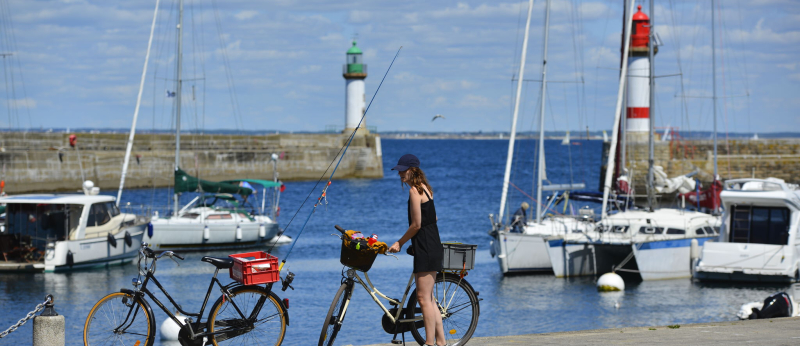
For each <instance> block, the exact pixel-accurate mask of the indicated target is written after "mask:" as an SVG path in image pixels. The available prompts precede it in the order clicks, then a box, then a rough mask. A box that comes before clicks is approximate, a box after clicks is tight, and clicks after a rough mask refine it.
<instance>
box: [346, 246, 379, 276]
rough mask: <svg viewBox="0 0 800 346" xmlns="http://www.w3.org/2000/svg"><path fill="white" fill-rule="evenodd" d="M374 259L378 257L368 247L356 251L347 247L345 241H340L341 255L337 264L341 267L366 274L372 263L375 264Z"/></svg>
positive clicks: (376, 253)
mask: <svg viewBox="0 0 800 346" xmlns="http://www.w3.org/2000/svg"><path fill="white" fill-rule="evenodd" d="M376 257H378V252H377V251H375V250H373V249H371V248H369V247H367V248H365V249H360V250H356V249H353V248H351V247H349V246H348V243H347V242H346V241H345V240H342V254H341V256H340V257H339V262H341V263H342V264H343V265H345V266H348V267H350V268H353V269H355V270H358V271H362V272H367V271H369V269H370V268H372V263H375V258H376Z"/></svg>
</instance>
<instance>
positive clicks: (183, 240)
mask: <svg viewBox="0 0 800 346" xmlns="http://www.w3.org/2000/svg"><path fill="white" fill-rule="evenodd" d="M177 29H178V33H177V37H178V55H177V58H176V75H177V78H176V79H175V91H174V100H175V102H174V107H175V115H176V116H175V124H176V126H175V166H174V167H175V173H174V182H175V184H174V194H173V209H172V213H171V215H168V216H166V217H160V216H159V215H157V214H156V215H154V216H153V218H152V221H151V224H152V227H151V228H150V229H148V232H147V235H146V236H145V242H147V243H150V244H151V245H150V247H151V248H152V249H160V250H166V249H175V250H207V249H229V248H244V247H255V246H260V245H263V244H265V243H267V242H269V241H270V240H272V239H273V237H275V236H276V235H278V232H279V227H278V223H277V221H276V217H277V215H278V211H279V209H278V201H279V196H280V192H281V190H282V189H283V184H282V183H281V182H280V181H278V179H277V173H275V172H277V155H273V157H272V161H273V172H274V174H273V179H272V180H266V179H238V180H229V181H223V182H213V181H207V180H202V179H199V178H197V177H194V176H191V175H189V174H188V173H187V172H186V171H184V170H183V169H182V168H181V161H180V154H181V145H180V144H181V142H180V141H181V96H182V95H181V91H182V84H183V79H182V76H181V72H182V71H181V69H182V61H183V45H182V43H183V0H181V1H180V4H179V13H178V26H177ZM252 185H260V186H261V187H262V195H261V196H262V201H265V198H266V192H267V190H268V189H272V190H274V194H273V196H275V198H274V200H273V206H272V210H271V211H272V212H271V215H267V213H266V207H265V203H264V202H262V205H261V208H260V210H258V209H257V208H256V207H254V206H252V204H251V205H250V208H248V207H247V202H248V198H249V197H251V196H254V192H255V189H254V188H253V187H252ZM187 192H189V193H191V192H196V193H200V195H199V196H197V197H195V198H194V199H193V200H192V201H191V202H189V203H188V204H187V205H185V206H184V207H182V208H180V207H179V201H180V198H179V197H180V195H181V194H182V193H187ZM254 199H255V198H254ZM251 202H252V201H251ZM276 240H277V239H276Z"/></svg>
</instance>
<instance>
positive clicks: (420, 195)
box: [389, 154, 445, 345]
mask: <svg viewBox="0 0 800 346" xmlns="http://www.w3.org/2000/svg"><path fill="white" fill-rule="evenodd" d="M392 170H396V171H398V172H397V174H398V175H399V176H400V181H401V182H402V183H404V184H406V185H408V187H409V189H408V230H407V231H406V233H405V234H404V235H403V237H401V238H400V240H398V241H396V242H395V243H394V244H392V246H391V247H390V248H389V252H398V251H400V248H402V247H403V244H405V243H406V242H407V241H408V240H409V239H411V247H410V248H409V250H408V252H409V253H410V254H411V255H413V256H414V274H415V275H416V282H417V301H418V302H419V306H420V308H421V309H422V319H423V324H424V326H425V345H445V339H444V328H443V327H442V314H441V312H440V311H439V307H438V306H437V305H436V302H435V301H434V299H433V284H434V283H435V281H436V273H438V272H439V271H441V270H442V259H443V258H442V257H443V256H444V249H443V248H442V242H441V240H439V229H438V228H437V227H436V208H435V207H434V205H433V189H432V188H431V185H430V184H428V179H427V178H425V173H424V172H422V169H420V168H419V159H418V158H417V157H416V156H414V155H411V154H406V155H403V156H402V157H400V160H399V161H398V162H397V166H395V167H394V168H392ZM435 342H438V343H435Z"/></svg>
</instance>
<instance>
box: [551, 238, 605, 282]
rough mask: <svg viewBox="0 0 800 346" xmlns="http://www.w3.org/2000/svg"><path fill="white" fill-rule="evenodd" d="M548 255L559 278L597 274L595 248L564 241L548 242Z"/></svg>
mask: <svg viewBox="0 0 800 346" xmlns="http://www.w3.org/2000/svg"><path fill="white" fill-rule="evenodd" d="M547 253H548V255H549V258H550V263H551V264H552V266H553V274H554V275H555V276H556V277H558V278H566V277H571V276H587V275H594V273H595V260H594V246H593V245H591V244H575V243H570V242H569V241H566V240H564V239H560V238H559V239H551V240H548V241H547Z"/></svg>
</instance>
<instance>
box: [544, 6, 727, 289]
mask: <svg viewBox="0 0 800 346" xmlns="http://www.w3.org/2000/svg"><path fill="white" fill-rule="evenodd" d="M633 5H634V2H633V1H631V7H630V12H628V13H630V18H626V31H625V32H626V33H630V32H631V30H630V28H631V25H632V21H633V20H632V18H633V15H634V14H633ZM650 10H651V14H652V11H653V6H652V1H651V6H650ZM650 28H652V22H651V23H650ZM630 36H631V35H630V34H626V37H625V46H624V48H623V67H622V73H621V75H620V89H619V94H618V98H617V108H616V114H615V118H614V119H615V120H614V129H613V135H612V138H611V148H610V150H609V158H608V166H607V170H606V179H605V183H604V186H603V209H602V212H603V215H602V219H601V221H600V222H598V225H597V226H598V227H597V229H596V230H597V233H595V237H586V236H584V237H577V238H576V239H569V238H567V239H564V241H563V243H562V244H554V243H557V242H551V244H553V245H561V251H560V252H559V251H557V250H558V249H557V248H556V249H555V250H556V251H551V258H552V257H555V258H562V259H564V262H563V263H562V267H561V268H559V270H557V271H556V275H559V274H561V275H563V276H576V275H591V274H595V275H599V274H603V273H606V272H614V271H620V272H625V271H629V272H634V273H637V274H638V275H640V277H641V278H642V279H643V280H660V279H674V278H683V277H690V276H691V264H690V249H691V244H692V242H693V241H694V242H696V243H697V244H698V245H699V246H702V245H703V243H704V242H706V241H707V240H710V239H713V238H714V237H715V236H716V229H717V228H718V225H719V218H718V217H716V216H712V215H708V214H704V213H699V212H695V211H685V210H677V209H654V208H653V203H654V200H653V193H654V190H655V188H654V187H653V164H652V162H653V159H652V155H653V123H652V118H651V123H650V169H649V174H648V186H649V187H650V188H649V189H648V195H649V196H648V204H649V206H650V207H649V208H648V210H647V211H636V210H627V211H622V212H619V213H616V214H614V215H611V216H609V215H608V214H607V208H606V205H607V203H608V195H609V192H610V189H611V178H612V175H613V174H612V172H613V169H614V163H615V161H614V158H615V157H614V156H615V152H616V145H617V140H618V138H619V132H618V129H619V122H620V117H621V116H620V115H621V108H622V90H623V87H624V83H625V77H626V75H627V67H628V66H627V65H628V64H627V59H628V51H629V48H630ZM649 42H650V43H649V44H652V42H653V40H652V39H650V40H649ZM649 52H650V54H651V55H650V58H651V59H650V60H651V61H652V56H653V55H652V54H653V49H652V48H651V49H649ZM653 90H654V89H653V70H652V65H651V69H650V93H651V97H650V98H651V99H652V94H653ZM653 114H654V113H653V112H652V104H651V112H650V115H651V117H652V115H653ZM553 248H554V246H551V249H553ZM589 256H591V257H589ZM589 259H591V266H589V265H588V263H589ZM567 260H573V261H575V262H577V263H581V264H587V265H581V266H574V265H573V266H571V265H570V263H569V262H567Z"/></svg>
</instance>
